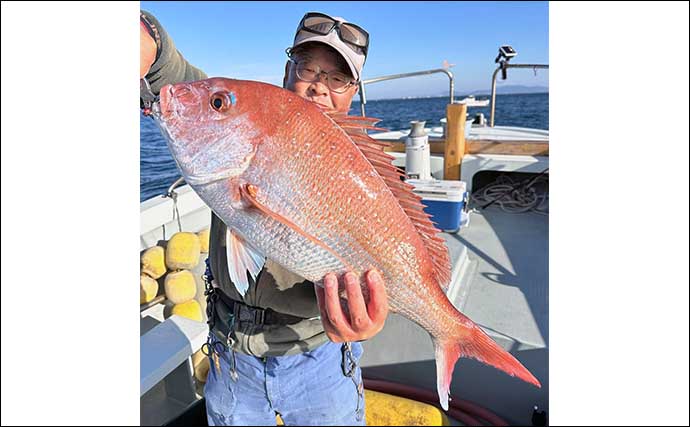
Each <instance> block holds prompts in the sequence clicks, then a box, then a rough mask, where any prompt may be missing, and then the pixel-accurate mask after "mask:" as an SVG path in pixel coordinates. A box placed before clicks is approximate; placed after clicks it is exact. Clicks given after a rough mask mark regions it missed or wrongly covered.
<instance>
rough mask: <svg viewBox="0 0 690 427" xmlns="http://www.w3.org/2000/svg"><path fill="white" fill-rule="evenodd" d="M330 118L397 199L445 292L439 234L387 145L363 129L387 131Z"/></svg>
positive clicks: (358, 120) (370, 121)
mask: <svg viewBox="0 0 690 427" xmlns="http://www.w3.org/2000/svg"><path fill="white" fill-rule="evenodd" d="M329 116H330V117H331V118H332V119H333V121H334V122H335V123H336V124H337V125H338V126H340V127H341V128H342V129H343V130H344V131H345V132H346V133H347V134H348V135H349V136H350V138H351V139H352V141H353V142H354V143H355V145H357V147H358V148H359V150H360V151H361V152H362V154H364V157H366V158H367V160H369V163H371V165H372V166H373V167H374V169H376V172H378V174H379V175H380V176H381V177H382V178H383V181H384V182H385V183H386V185H388V188H389V189H390V190H391V192H392V193H393V195H394V196H395V197H396V198H397V199H398V202H399V203H400V206H401V207H402V208H403V210H404V211H405V213H406V214H407V216H408V217H409V218H410V220H411V221H412V223H413V224H414V226H415V228H416V229H417V231H418V232H419V235H420V236H421V237H422V240H423V241H424V244H425V245H426V248H427V250H428V251H429V254H430V255H431V260H432V262H433V264H434V271H435V273H436V280H437V281H438V284H439V285H440V286H441V289H443V291H444V292H446V291H447V290H448V285H449V284H450V275H451V271H450V256H449V255H448V248H447V247H446V242H445V240H443V238H442V237H441V236H439V235H438V233H440V232H441V231H440V230H439V229H437V228H436V227H435V226H434V224H433V223H432V222H431V219H430V218H431V216H430V215H429V214H427V213H426V212H424V205H423V204H422V198H421V197H420V196H418V195H417V194H414V193H413V192H412V189H413V188H414V187H413V186H412V185H410V184H408V183H406V182H404V181H402V180H401V179H400V178H401V177H402V176H403V174H402V173H401V172H400V170H399V169H398V168H396V167H395V166H393V164H392V161H393V156H391V155H390V154H388V153H386V152H385V151H383V149H384V148H385V147H389V146H390V144H389V143H387V142H384V141H377V140H375V139H373V138H372V137H370V136H369V135H367V133H366V131H365V129H372V130H386V129H381V128H377V127H375V126H374V125H375V124H376V123H378V122H379V121H380V120H379V119H374V118H371V117H357V116H347V115H345V114H343V113H329Z"/></svg>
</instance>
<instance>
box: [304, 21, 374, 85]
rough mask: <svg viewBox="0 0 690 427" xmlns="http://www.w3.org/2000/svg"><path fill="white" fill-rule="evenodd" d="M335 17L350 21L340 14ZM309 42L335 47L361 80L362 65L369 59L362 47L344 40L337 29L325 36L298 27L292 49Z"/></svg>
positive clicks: (354, 75) (356, 78)
mask: <svg viewBox="0 0 690 427" xmlns="http://www.w3.org/2000/svg"><path fill="white" fill-rule="evenodd" d="M333 19H334V20H336V21H338V22H341V23H343V22H348V21H346V20H344V19H343V18H341V17H339V16H334V17H333ZM308 42H319V43H323V44H326V45H328V46H330V47H332V48H333V49H335V50H336V52H338V53H339V54H340V55H341V56H342V57H343V58H344V59H345V62H347V65H348V66H349V67H350V71H352V76H353V77H354V78H355V80H357V81H359V79H360V77H361V73H362V67H363V66H364V61H366V59H367V56H366V55H365V54H364V52H363V51H362V49H361V48H359V47H357V46H353V45H350V44H348V43H345V42H344V41H342V40H341V39H340V36H339V35H338V33H337V32H336V31H331V32H329V33H328V34H326V35H325V36H322V35H320V34H316V33H312V32H309V31H304V30H302V31H299V29H298V30H297V34H295V41H294V43H293V44H292V49H294V48H296V47H297V46H299V45H302V44H304V43H308ZM355 49H356V50H355Z"/></svg>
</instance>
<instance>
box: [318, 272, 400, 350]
mask: <svg viewBox="0 0 690 427" xmlns="http://www.w3.org/2000/svg"><path fill="white" fill-rule="evenodd" d="M365 278H366V284H367V287H368V288H369V304H368V305H366V304H365V303H364V297H363V296H362V289H361V288H360V284H359V280H357V277H356V276H355V275H354V274H353V273H349V272H348V273H346V274H345V275H344V276H343V277H342V278H341V280H343V281H344V283H345V290H346V292H347V308H346V309H345V310H343V307H342V306H341V303H340V297H339V296H338V279H337V278H336V276H335V274H332V273H331V274H328V275H326V277H324V279H323V288H321V287H320V286H315V287H314V288H315V289H316V298H317V300H318V302H319V310H321V322H322V323H323V328H324V330H325V331H326V334H327V335H328V338H330V340H331V341H333V342H352V341H361V340H366V339H369V338H371V337H373V336H374V335H376V334H378V333H379V332H380V331H381V329H383V324H384V323H385V321H386V317H387V316H388V296H387V295H386V288H385V286H384V283H383V278H382V277H381V275H380V274H379V273H378V272H377V271H376V270H370V271H368V272H367V274H366V277H365ZM343 303H344V302H343ZM347 312H349V315H348V314H346V313H347Z"/></svg>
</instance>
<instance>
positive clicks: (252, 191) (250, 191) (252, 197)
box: [240, 184, 348, 266]
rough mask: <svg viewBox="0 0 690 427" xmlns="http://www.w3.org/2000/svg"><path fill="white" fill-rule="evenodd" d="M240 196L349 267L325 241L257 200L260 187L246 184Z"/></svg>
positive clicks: (241, 189) (241, 188) (242, 187)
mask: <svg viewBox="0 0 690 427" xmlns="http://www.w3.org/2000/svg"><path fill="white" fill-rule="evenodd" d="M240 194H241V195H242V199H243V200H244V201H245V202H247V203H248V204H250V205H251V206H253V207H255V208H256V209H258V210H259V211H261V212H262V213H263V214H264V215H266V216H268V217H270V218H271V219H273V220H274V221H277V222H279V223H281V224H283V225H285V226H286V227H289V228H290V229H292V230H293V231H295V232H296V233H298V234H299V235H301V236H302V237H304V238H305V239H308V240H310V241H311V242H312V243H314V244H316V245H318V246H320V247H321V248H323V249H325V250H326V251H328V252H329V253H330V254H331V255H333V256H334V257H335V258H336V259H337V260H339V261H340V262H341V263H342V264H343V265H344V266H347V265H348V264H347V263H346V262H345V261H344V260H343V259H342V258H341V257H340V256H339V255H338V254H337V253H336V252H335V251H334V250H333V249H331V248H330V247H329V246H328V245H326V244H325V243H324V242H323V241H321V240H320V239H318V238H317V237H315V236H313V235H311V234H309V233H307V232H306V231H305V230H303V229H302V227H300V226H299V225H297V224H295V223H294V222H292V221H290V220H289V219H288V218H286V217H284V216H283V215H281V214H279V213H277V212H275V211H273V210H271V209H270V208H268V207H267V206H266V205H264V204H262V203H261V202H259V200H257V196H258V194H259V187H257V186H256V185H253V184H244V185H242V186H240Z"/></svg>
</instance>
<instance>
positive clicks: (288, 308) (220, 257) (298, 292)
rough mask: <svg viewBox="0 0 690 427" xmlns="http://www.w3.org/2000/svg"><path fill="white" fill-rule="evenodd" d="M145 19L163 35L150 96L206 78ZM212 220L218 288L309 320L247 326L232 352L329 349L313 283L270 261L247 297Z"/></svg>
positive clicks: (222, 231) (222, 228) (221, 227)
mask: <svg viewBox="0 0 690 427" xmlns="http://www.w3.org/2000/svg"><path fill="white" fill-rule="evenodd" d="M142 13H143V14H144V16H145V17H146V19H147V20H148V21H149V22H150V23H151V24H152V25H153V26H154V27H155V29H156V30H157V32H158V35H159V41H158V43H159V55H158V58H157V59H156V61H155V62H154V63H153V65H152V66H151V69H150V71H149V73H148V74H147V75H146V78H147V80H148V81H149V83H150V84H151V89H152V91H153V92H154V93H156V94H158V93H159V92H160V89H161V87H163V86H164V85H166V84H174V83H179V82H186V81H194V80H200V79H204V78H206V77H207V76H206V74H205V73H204V72H203V71H201V70H200V69H198V68H196V67H194V66H192V65H191V64H190V63H189V62H187V60H186V59H185V58H184V57H183V56H182V54H181V53H180V52H179V51H178V50H177V49H176V48H175V44H174V43H173V41H172V39H171V38H170V36H169V35H168V34H167V32H166V31H165V29H164V28H163V26H162V25H161V24H160V22H158V20H157V19H156V18H155V17H154V16H152V15H151V14H150V13H148V12H145V11H142ZM211 215H212V216H211V233H210V242H209V257H210V265H211V272H212V274H213V277H214V284H215V285H217V286H218V288H219V289H220V290H221V291H222V292H224V293H225V294H226V295H227V296H229V297H230V298H231V299H233V300H235V301H242V302H244V303H245V304H247V305H250V306H253V307H260V308H270V309H272V310H274V311H276V312H278V313H284V314H289V315H293V316H297V317H302V318H304V319H305V320H303V321H301V322H299V323H295V324H292V325H273V326H265V325H252V324H243V325H241V326H240V327H239V329H238V330H237V331H236V332H235V336H234V338H235V344H234V350H236V351H240V352H242V353H245V354H250V355H253V356H257V357H265V356H280V355H291V354H297V353H301V352H306V351H310V350H313V349H314V348H316V347H318V346H320V345H322V344H324V343H326V342H327V341H328V337H327V336H326V333H325V332H324V329H323V326H322V324H321V320H320V318H318V316H319V308H318V305H317V302H316V295H315V294H314V285H313V283H311V282H309V281H307V280H305V279H303V278H301V277H298V276H296V275H294V274H293V273H291V272H289V271H287V270H285V269H283V268H282V267H280V266H279V265H277V264H275V263H272V262H270V261H268V262H267V263H266V265H265V266H264V268H263V269H262V270H261V272H260V273H259V275H258V277H257V280H256V283H254V282H252V281H250V287H249V290H248V291H247V293H246V294H245V296H244V297H242V296H241V295H240V294H239V293H238V292H237V290H236V289H235V286H234V284H233V283H232V281H231V280H230V275H229V273H228V263H227V256H226V251H225V235H226V230H227V227H226V225H225V224H224V223H223V221H222V220H220V219H219V218H218V217H217V216H216V215H215V214H211ZM219 303H220V302H216V304H219Z"/></svg>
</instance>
